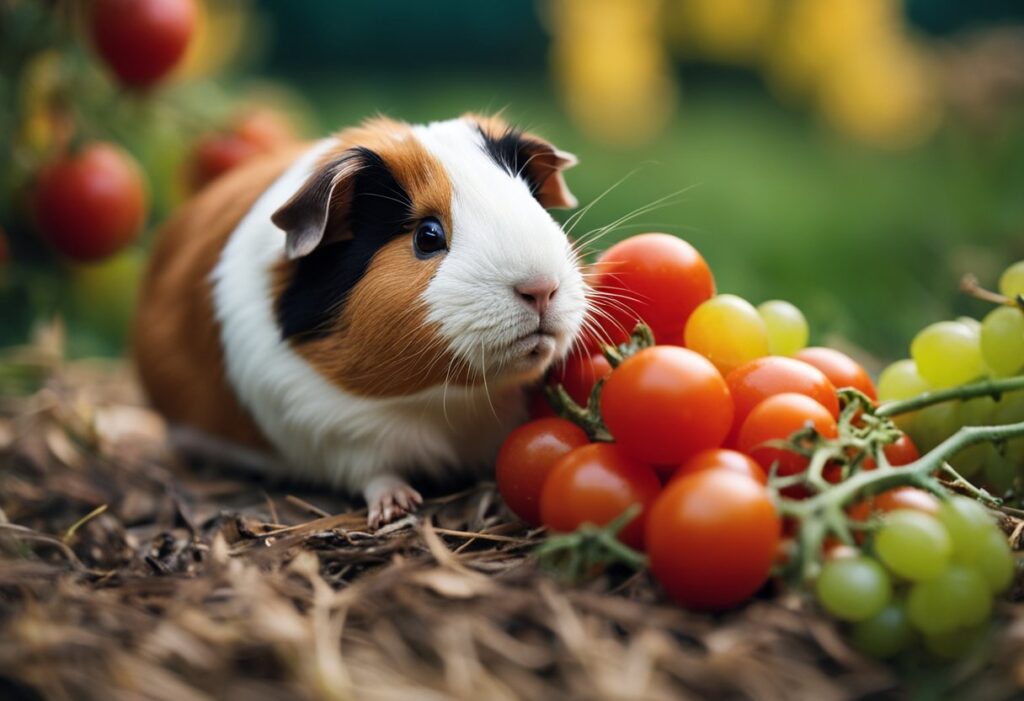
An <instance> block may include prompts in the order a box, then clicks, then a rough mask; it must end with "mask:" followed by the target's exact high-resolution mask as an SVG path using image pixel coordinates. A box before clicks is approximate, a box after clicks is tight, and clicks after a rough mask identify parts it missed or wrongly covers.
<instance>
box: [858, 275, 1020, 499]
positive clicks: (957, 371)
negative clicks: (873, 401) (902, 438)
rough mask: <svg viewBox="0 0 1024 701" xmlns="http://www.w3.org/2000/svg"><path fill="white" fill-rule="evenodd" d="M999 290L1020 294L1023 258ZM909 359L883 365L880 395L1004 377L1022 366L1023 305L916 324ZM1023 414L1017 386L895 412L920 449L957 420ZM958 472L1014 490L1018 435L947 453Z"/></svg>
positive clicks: (1013, 419)
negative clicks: (995, 396) (992, 394)
mask: <svg viewBox="0 0 1024 701" xmlns="http://www.w3.org/2000/svg"><path fill="white" fill-rule="evenodd" d="M999 292H1000V293H1001V294H1002V295H1003V296H1004V297H1006V298H1007V299H1009V300H1015V299H1017V298H1018V296H1020V295H1024V261H1020V262H1019V263H1015V264H1014V265H1012V266H1010V267H1009V268H1007V269H1006V271H1005V272H1004V273H1003V275H1002V277H1001V278H1000V280H999ZM910 356H911V357H910V358H909V359H906V360H899V361H897V362H895V363H893V364H892V365H890V366H889V367H888V368H886V369H885V370H884V371H883V372H882V374H881V376H880V377H879V379H878V399H879V401H882V402H885V401H893V400H901V399H910V398H912V397H915V396H917V395H919V394H921V393H923V392H927V391H932V390H941V389H946V388H950V387H956V386H959V385H963V384H967V383H970V382H975V381H978V380H982V379H985V378H1004V377H1012V376H1014V375H1019V374H1021V373H1022V372H1024V310H1022V309H1021V308H1020V306H1010V305H1002V306H999V307H996V308H995V309H993V310H992V311H991V312H989V313H988V315H986V316H985V318H984V319H983V320H982V321H981V322H978V321H977V320H975V319H971V318H969V317H961V318H960V319H957V320H956V321H940V322H938V323H935V324H932V325H930V326H928V327H926V328H925V329H923V330H922V331H921V332H920V333H918V334H917V336H915V337H914V340H913V341H912V342H911V344H910ZM1019 421H1024V391H1018V392H1011V393H1007V394H1005V395H1003V396H1002V397H1001V398H1000V399H999V400H998V401H997V400H995V399H993V398H991V397H980V398H977V399H971V400H968V401H962V402H961V401H950V402H945V403H942V404H936V405H933V406H930V407H927V408H925V409H921V410H920V411H917V412H915V413H913V414H909V415H904V416H900V417H897V419H896V422H897V424H899V425H900V427H901V428H902V429H903V430H905V431H906V432H907V433H908V434H910V436H911V438H912V439H913V441H914V443H915V444H916V445H917V447H918V449H919V450H920V451H921V452H922V453H924V452H926V451H928V450H931V449H932V448H934V447H935V446H936V445H938V444H939V443H941V442H942V441H943V440H945V439H946V438H948V437H949V436H951V435H952V434H953V433H955V432H956V430H957V429H959V428H960V427H961V426H981V425H1002V424H1009V423H1017V422H1019ZM949 462H950V464H951V465H952V466H953V467H954V468H955V469H956V470H957V471H958V472H959V473H960V474H962V475H963V476H964V477H970V478H975V479H978V478H980V481H983V482H984V483H985V484H986V485H987V486H989V487H990V488H992V489H993V490H995V491H997V492H1000V493H1003V492H1006V491H1007V490H1010V489H1016V490H1017V491H1020V488H1021V486H1022V484H1021V481H1022V479H1024V438H1018V439H1015V440H1011V441H1006V442H1005V443H1003V444H1000V445H995V444H987V443H986V444H977V445H973V446H970V447H968V448H965V449H964V450H962V451H960V452H959V453H957V454H956V455H955V456H953V457H952V458H951V459H950V461H949Z"/></svg>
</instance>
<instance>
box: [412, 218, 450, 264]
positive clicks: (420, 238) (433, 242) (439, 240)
mask: <svg viewBox="0 0 1024 701" xmlns="http://www.w3.org/2000/svg"><path fill="white" fill-rule="evenodd" d="M412 247H413V250H414V251H416V256H417V257H419V258H429V257H431V256H433V255H436V254H437V253H440V252H441V251H446V250H448V239H447V238H446V237H445V235H444V227H443V226H441V222H439V221H438V220H437V219H434V218H433V217H427V218H426V219H424V220H423V221H421V222H420V223H419V226H417V227H416V232H415V233H414V234H413V235H412Z"/></svg>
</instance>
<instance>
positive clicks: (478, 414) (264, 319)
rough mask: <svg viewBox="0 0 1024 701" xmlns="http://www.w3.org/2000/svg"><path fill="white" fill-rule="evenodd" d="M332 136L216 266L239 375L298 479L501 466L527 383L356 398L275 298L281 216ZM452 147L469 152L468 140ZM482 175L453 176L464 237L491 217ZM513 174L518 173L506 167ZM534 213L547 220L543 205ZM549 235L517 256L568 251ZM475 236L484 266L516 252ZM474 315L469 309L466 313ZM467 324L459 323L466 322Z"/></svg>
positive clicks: (247, 401)
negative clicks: (496, 462)
mask: <svg viewBox="0 0 1024 701" xmlns="http://www.w3.org/2000/svg"><path fill="white" fill-rule="evenodd" d="M442 131H443V130H442ZM332 143H333V142H332V141H330V140H328V141H323V142H321V143H319V144H318V145H317V146H316V147H314V148H313V149H311V150H310V151H309V152H308V153H307V154H305V155H304V156H303V157H302V158H301V159H299V160H298V161H297V162H296V163H295V164H294V165H293V166H292V167H291V168H290V169H289V170H288V171H287V172H285V173H284V174H283V175H282V176H281V177H280V178H279V179H278V180H277V181H276V182H275V183H274V184H273V185H272V186H271V187H270V188H269V189H268V190H267V191H266V192H265V193H264V194H263V195H262V196H261V197H260V198H259V200H257V202H256V203H255V205H254V206H253V208H252V209H251V210H250V211H249V213H248V214H247V215H246V216H245V218H244V219H242V221H241V222H240V223H239V225H238V227H237V228H236V229H235V231H234V232H233V233H232V234H231V237H230V239H229V241H228V243H227V245H226V246H225V248H224V251H223V252H222V254H221V257H220V260H219V262H218V264H217V267H216V268H215V269H214V271H213V274H212V282H213V286H214V305H215V309H216V315H217V319H218V321H219V322H220V328H221V340H222V343H223V347H224V358H225V365H226V368H227V374H228V378H229V380H230V382H231V385H232V387H234V389H235V392H236V394H237V395H238V398H239V400H240V401H241V403H242V404H243V405H244V406H245V407H246V409H248V410H249V412H250V413H251V415H252V416H253V418H254V419H255V421H256V423H257V424H258V425H259V427H260V429H262V431H263V433H264V434H265V435H266V437H267V439H268V440H269V441H270V442H271V443H272V444H273V445H274V446H275V447H276V448H277V450H278V451H279V452H280V454H281V456H282V457H283V458H284V459H285V461H286V462H287V465H288V468H287V469H288V470H289V472H290V473H291V474H292V475H294V476H296V477H300V478H302V477H304V478H311V479H313V480H316V481H323V482H327V483H329V484H331V485H334V486H339V487H343V488H345V489H348V490H351V491H359V490H362V489H363V488H364V487H366V485H367V484H368V483H369V482H370V481H371V480H372V479H373V478H374V477H375V476H378V475H382V474H389V473H390V474H397V475H410V474H424V473H425V474H427V475H440V474H443V473H444V472H445V471H449V470H455V469H479V468H481V467H486V466H490V465H491V464H492V463H493V458H494V455H495V454H496V452H497V449H498V447H499V446H500V444H501V441H502V440H503V439H504V437H505V435H507V433H508V432H509V431H510V430H511V429H512V428H513V427H514V426H515V425H517V424H518V423H519V422H521V421H522V420H523V418H524V417H525V409H524V406H523V404H524V402H523V393H522V390H521V388H520V387H518V386H516V385H507V386H504V387H502V388H496V387H494V386H491V387H489V388H486V389H485V388H468V389H467V388H463V387H458V386H443V387H434V388H431V389H428V390H425V391H422V392H419V393H417V394H414V395H410V396H406V397H398V398H387V399H368V398H365V397H357V396H354V395H351V394H348V393H346V392H344V391H343V390H341V389H339V388H338V387H337V386H335V385H333V384H331V383H330V382H328V381H327V380H326V379H325V378H324V377H322V376H321V375H319V374H318V373H317V372H316V371H315V370H314V369H313V368H312V367H311V366H310V365H309V364H308V363H306V362H305V361H304V360H303V359H302V358H300V357H299V356H298V355H297V354H296V353H295V352H294V351H292V349H291V348H290V347H289V345H288V343H287V342H285V341H284V340H282V338H281V332H280V330H279V328H278V325H277V323H276V319H275V314H274V308H273V305H274V302H273V299H272V296H271V268H272V266H273V265H274V264H275V263H276V262H277V261H279V260H280V259H281V258H282V257H283V256H284V244H285V236H284V233H283V232H282V231H281V230H280V229H278V228H277V227H276V226H274V224H273V223H271V221H270V216H271V215H272V214H273V212H274V211H275V210H277V208H278V207H280V206H281V205H282V204H284V202H285V201H286V200H288V198H290V197H291V196H292V195H293V194H294V193H295V192H296V191H297V190H298V189H299V187H300V186H301V185H302V184H303V183H304V182H305V180H306V178H307V177H308V176H309V174H310V173H311V170H312V168H313V167H314V164H315V163H316V161H317V158H318V157H319V156H320V155H321V154H323V153H324V152H325V151H326V149H328V148H329V147H330V146H331V145H332ZM434 145H435V146H436V144H434ZM453 148H455V149H456V151H458V150H459V148H458V145H457V144H455V145H453ZM465 161H466V159H463V158H461V157H456V158H455V159H454V161H453V162H454V163H455V164H457V165H459V167H466V168H469V167H472V164H471V163H469V162H465ZM445 164H446V165H447V162H446V163H445ZM471 177H472V174H471V173H469V172H461V173H460V174H459V175H458V176H457V179H456V177H454V176H453V183H454V185H455V188H456V191H457V192H458V193H459V194H457V195H456V196H455V200H456V201H455V202H453V211H454V212H456V222H458V223H457V225H456V236H460V233H461V230H460V229H459V226H460V225H461V223H463V222H465V226H470V227H480V226H482V223H481V222H479V221H476V220H474V219H473V217H472V216H471V214H470V213H469V211H468V210H467V207H473V206H475V205H474V203H476V202H477V200H478V198H479V197H482V196H484V193H485V192H486V188H487V187H490V186H491V185H492V184H493V185H498V183H491V182H490V180H489V179H488V180H486V182H485V183H481V185H480V187H484V190H483V191H479V192H478V190H477V187H476V186H473V188H472V192H469V191H466V193H465V196H463V189H462V188H465V187H467V185H466V179H467V178H471ZM504 179H505V181H507V182H508V183H512V181H511V180H510V179H509V178H508V177H507V176H505V178H504ZM491 198H492V199H489V200H488V201H487V206H495V207H499V206H500V204H501V203H500V191H495V192H494V193H493V195H491ZM513 206H514V205H513ZM514 214H515V212H508V211H507V210H506V209H505V208H499V209H495V210H494V212H493V214H490V215H488V216H487V217H485V218H486V220H487V221H489V222H492V223H493V220H495V219H499V218H502V217H504V216H506V215H509V216H511V215H514ZM531 216H533V217H534V218H536V212H534V213H533V214H532V215H531ZM546 226H551V224H550V223H547V224H546ZM483 234H485V232H484V231H483V230H481V231H480V232H479V233H467V234H465V239H466V240H467V245H466V247H465V250H466V253H465V254H462V255H473V253H472V252H471V249H470V246H469V244H468V242H470V241H474V240H476V239H477V238H478V236H481V235H483ZM537 243H538V244H540V243H541V241H540V239H538V241H537ZM458 245H459V244H458V243H456V246H458ZM544 245H545V246H546V248H545V249H544V251H545V252H539V251H538V252H535V253H530V252H527V251H525V250H524V252H523V253H522V255H521V256H518V257H520V258H522V263H523V265H528V263H527V261H534V260H537V261H541V260H547V259H548V257H549V256H550V255H551V254H554V253H558V254H559V259H560V258H563V257H564V254H563V253H562V252H561V251H555V250H554V249H552V248H551V243H550V242H547V243H545V244H544ZM476 246H477V248H479V249H480V255H481V263H482V264H483V265H484V266H491V265H498V266H504V265H505V263H506V259H505V258H501V257H495V256H494V255H493V253H491V252H489V249H490V247H488V246H486V245H485V244H484V243H478V244H476ZM456 256H460V254H456ZM456 256H450V257H449V260H454V261H455V264H454V266H452V267H453V271H452V276H453V277H454V278H455V280H454V281H453V283H452V284H453V285H454V286H455V288H456V289H459V290H462V289H464V288H466V289H468V287H469V286H470V285H471V283H472V276H473V275H480V268H479V267H477V268H476V269H474V267H473V266H472V265H471V264H469V262H468V261H467V262H460V261H461V256H460V257H456ZM448 263H449V261H445V264H444V265H443V266H442V267H444V266H447V265H448ZM517 265H518V264H517ZM506 272H507V271H506ZM498 274H499V271H498V270H494V271H487V270H485V272H484V277H485V282H484V284H482V285H478V286H477V291H480V290H484V289H489V286H490V283H489V282H487V281H488V280H490V279H491V278H493V277H494V276H495V275H498ZM500 274H501V275H504V274H505V273H504V272H501V273H500ZM437 277H438V278H439V279H441V280H446V279H447V278H448V277H449V275H448V273H447V272H440V273H438V276H437ZM502 279H504V278H502ZM509 279H511V278H509ZM432 287H433V286H432ZM445 287H446V285H444V284H441V290H437V291H436V293H441V294H444V293H445V292H444V288H445ZM473 309H476V310H479V309H480V307H479V306H474V307H473ZM472 313H473V312H472V311H471V310H470V309H467V310H466V311H465V312H464V313H463V316H464V317H465V316H466V315H467V314H472ZM467 323H468V322H466V321H460V322H457V326H459V328H463V327H465V326H466V324H467Z"/></svg>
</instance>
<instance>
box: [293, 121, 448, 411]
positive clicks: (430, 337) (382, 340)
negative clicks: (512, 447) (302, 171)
mask: <svg viewBox="0 0 1024 701" xmlns="http://www.w3.org/2000/svg"><path fill="white" fill-rule="evenodd" d="M338 138H339V139H340V140H341V143H340V144H339V145H338V146H337V147H335V148H333V149H331V150H330V151H329V152H328V153H326V154H325V155H324V157H323V159H322V160H321V163H320V166H321V167H326V166H327V164H329V163H331V162H332V161H333V160H335V159H337V158H338V157H339V156H340V155H342V153H344V151H345V150H346V149H349V148H352V147H354V146H361V147H365V148H368V149H370V150H372V151H374V152H375V153H376V154H377V155H379V156H380V157H381V158H382V159H383V161H384V163H385V164H386V165H387V167H388V169H389V170H390V171H391V173H392V175H393V176H394V177H395V180H396V181H397V182H398V183H399V184H400V185H401V186H402V188H403V189H404V190H405V191H406V193H407V194H408V195H409V198H410V199H411V200H412V213H413V217H414V218H416V219H420V218H423V217H427V216H434V217H437V218H438V219H439V220H440V221H441V222H442V223H443V224H444V226H445V230H446V231H447V232H448V234H449V237H450V236H451V221H452V220H451V199H452V189H451V182H450V181H449V179H448V176H447V174H446V173H445V171H444V168H443V167H442V166H441V164H440V163H439V162H438V161H437V160H436V159H435V158H434V157H433V156H432V155H431V154H430V153H429V152H428V151H427V150H426V148H424V146H423V145H422V144H421V143H420V142H419V141H418V140H417V139H416V138H415V136H414V135H413V132H412V130H411V128H410V127H409V126H408V125H406V124H402V123H400V122H395V121H392V120H388V119H380V118H378V119H375V120H372V121H370V122H368V123H366V124H364V125H362V126H359V127H354V128H352V129H347V130H345V131H342V132H341V133H340V134H339V135H338ZM346 205H347V203H346V202H334V203H332V207H344V206H346ZM449 240H450V239H449ZM441 260H442V259H441V258H439V257H435V258H431V259H429V260H420V259H418V258H417V257H416V256H415V254H414V253H413V251H412V244H411V242H410V238H409V236H408V235H401V236H399V237H397V238H395V239H393V240H392V241H390V242H388V243H387V244H385V245H384V246H383V247H381V249H380V250H379V251H377V253H376V254H375V255H374V257H373V259H372V261H371V263H370V266H369V268H368V269H367V271H366V273H365V275H364V276H363V278H362V279H361V280H360V281H359V282H358V283H357V284H356V285H355V286H354V287H353V288H352V291H351V292H350V293H349V295H348V298H347V301H346V303H345V305H344V307H343V309H342V311H341V313H340V314H339V315H338V317H337V319H336V320H335V323H334V325H333V328H332V329H331V332H330V333H329V335H327V336H326V337H324V338H320V339H316V340H312V341H299V340H293V342H292V348H293V350H295V352H296V353H298V354H299V355H300V356H301V357H303V358H304V359H305V360H306V361H307V362H309V363H310V364H311V365H312V366H313V367H314V368H315V369H316V370H317V371H318V372H319V373H320V374H321V375H322V376H323V377H325V378H327V379H329V380H330V381H331V382H333V383H335V384H337V385H338V386H340V387H342V388H343V389H345V390H346V391H349V392H353V393H355V394H359V395H362V396H369V397H390V396H400V395H406V394H411V393H413V392H417V391H419V390H422V389H426V388H428V387H432V386H435V385H439V384H441V383H443V382H445V381H446V380H447V381H448V382H458V383H466V382H468V377H467V374H466V372H465V371H464V368H461V367H459V368H455V367H453V365H454V361H453V359H452V356H451V354H450V353H449V351H448V348H447V345H446V344H445V343H444V341H443V340H442V339H441V338H440V336H439V335H438V332H437V329H436V328H433V327H432V326H431V325H428V324H427V321H426V313H427V309H426V306H425V303H424V302H423V301H422V299H421V296H422V294H423V292H424V291H426V289H427V285H428V284H429V283H430V279H431V278H432V277H433V275H434V272H435V271H436V270H437V267H438V266H439V265H440V264H441ZM296 268H297V266H296V263H295V262H294V261H288V260H282V261H281V262H280V263H278V264H277V266H275V269H274V273H273V276H274V289H275V298H280V296H281V294H282V293H283V292H284V290H286V289H287V288H288V286H289V285H290V284H291V282H292V279H293V277H294V275H295V274H296ZM449 371H451V372H449Z"/></svg>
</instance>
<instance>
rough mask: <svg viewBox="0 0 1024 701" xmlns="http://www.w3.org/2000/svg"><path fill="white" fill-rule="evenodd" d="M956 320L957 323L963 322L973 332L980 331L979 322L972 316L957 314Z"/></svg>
mask: <svg viewBox="0 0 1024 701" xmlns="http://www.w3.org/2000/svg"><path fill="white" fill-rule="evenodd" d="M956 321H957V323H960V324H963V325H964V326H966V327H967V328H969V329H970V330H971V331H973V332H974V333H981V322H980V321H978V320H977V319H975V318H974V317H973V316H958V317H957V318H956Z"/></svg>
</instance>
